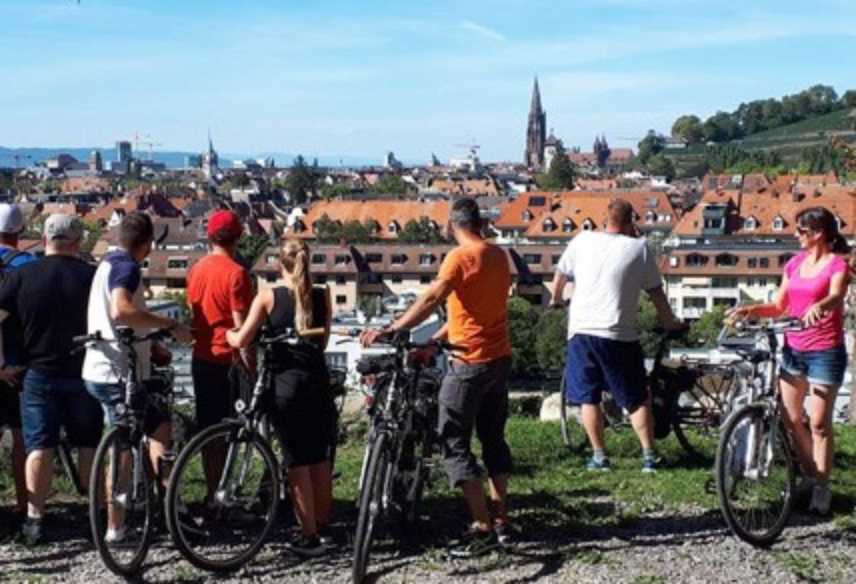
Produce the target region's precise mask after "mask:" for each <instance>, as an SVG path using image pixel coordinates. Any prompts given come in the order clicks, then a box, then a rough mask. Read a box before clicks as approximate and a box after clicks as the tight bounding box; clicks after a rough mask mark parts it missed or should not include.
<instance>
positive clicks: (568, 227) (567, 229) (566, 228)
mask: <svg viewBox="0 0 856 584" xmlns="http://www.w3.org/2000/svg"><path fill="white" fill-rule="evenodd" d="M573 230H574V222H573V221H571V220H570V219H565V220H564V221H562V232H563V233H571V232H572V231H573Z"/></svg>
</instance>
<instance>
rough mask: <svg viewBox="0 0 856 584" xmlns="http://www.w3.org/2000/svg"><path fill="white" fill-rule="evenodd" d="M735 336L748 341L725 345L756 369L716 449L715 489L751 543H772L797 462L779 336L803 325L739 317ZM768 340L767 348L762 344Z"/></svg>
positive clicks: (729, 519) (734, 526)
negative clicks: (785, 416)
mask: <svg viewBox="0 0 856 584" xmlns="http://www.w3.org/2000/svg"><path fill="white" fill-rule="evenodd" d="M734 330H735V337H736V338H738V339H739V338H741V337H742V338H747V337H748V338H751V339H754V341H755V342H754V343H753V344H752V345H750V346H746V345H742V346H734V345H733V344H726V346H727V347H728V348H730V349H731V350H734V351H736V352H737V353H738V354H739V355H740V356H741V358H742V359H743V360H744V362H745V363H747V364H748V365H749V366H750V367H751V369H752V378H751V382H750V383H749V384H748V386H747V388H746V389H747V394H746V395H745V396H741V399H744V400H745V401H746V404H745V405H743V406H742V407H740V408H739V409H737V410H736V411H735V412H734V413H733V414H732V415H731V416H730V417H729V419H728V420H727V422H726V423H725V426H724V427H723V429H722V433H721V435H720V439H719V447H718V448H717V452H716V465H715V470H716V489H717V494H718V496H719V504H720V509H721V510H722V514H723V517H724V518H725V522H726V523H727V524H728V527H729V528H730V529H731V531H733V532H734V534H735V535H737V537H739V538H740V539H742V540H743V541H746V542H748V543H750V544H752V545H755V546H759V547H765V546H769V545H770V544H772V543H773V542H774V541H775V540H776V538H778V536H779V535H780V534H781V533H782V530H783V529H784V528H785V525H786V524H787V522H788V519H789V517H790V514H791V511H792V509H793V503H794V489H795V476H796V472H797V464H796V461H795V458H794V452H795V451H794V447H793V445H792V444H791V437H790V435H789V433H788V432H787V431H786V430H785V427H784V424H783V421H782V417H781V409H782V402H781V397H780V395H779V392H778V383H779V364H778V358H779V356H780V344H779V339H778V335H779V334H783V333H787V332H796V331H800V330H803V325H802V322H801V321H799V320H796V319H786V320H779V321H772V320H771V321H765V322H738V323H736V325H735V329H734ZM764 345H766V347H765V346H764Z"/></svg>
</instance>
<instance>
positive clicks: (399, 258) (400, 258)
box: [390, 253, 407, 266]
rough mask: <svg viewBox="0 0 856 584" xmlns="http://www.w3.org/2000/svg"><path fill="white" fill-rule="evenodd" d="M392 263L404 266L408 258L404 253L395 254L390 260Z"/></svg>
mask: <svg viewBox="0 0 856 584" xmlns="http://www.w3.org/2000/svg"><path fill="white" fill-rule="evenodd" d="M390 261H391V262H392V265H394V266H400V265H402V264H405V263H407V256H406V255H404V254H403V253H394V254H392V257H391V258H390Z"/></svg>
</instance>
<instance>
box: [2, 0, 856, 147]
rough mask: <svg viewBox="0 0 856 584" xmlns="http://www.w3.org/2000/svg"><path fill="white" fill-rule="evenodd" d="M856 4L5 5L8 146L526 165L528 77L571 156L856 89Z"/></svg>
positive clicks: (721, 0) (61, 1)
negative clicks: (141, 140) (809, 92)
mask: <svg viewBox="0 0 856 584" xmlns="http://www.w3.org/2000/svg"><path fill="white" fill-rule="evenodd" d="M852 55H856V2H854V1H853V0H813V1H812V2H796V1H790V0H787V1H786V0H778V1H771V0H770V1H768V0H750V1H746V0H743V1H739V2H733V1H731V0H709V1H704V0H573V1H571V0H567V1H564V0H495V1H488V0H431V1H430V2H413V1H410V0H406V1H405V0H401V1H399V2H392V1H389V2H374V1H372V0H359V1H358V0H352V1H350V2H345V1H342V0H322V1H318V2H306V1H300V2H295V1H289V0H275V1H274V0H269V1H262V0H259V1H254V0H231V1H227V0H136V1H131V0H125V1H117V0H81V3H80V4H79V5H78V4H77V2H76V0H2V1H0V79H2V82H0V145H5V146H92V145H110V144H112V143H113V142H114V141H115V140H116V139H118V138H122V137H132V136H133V134H134V133H135V132H137V131H139V132H141V133H145V134H151V135H152V136H153V137H154V139H155V140H157V141H158V142H161V143H163V147H162V148H163V149H169V150H184V149H190V150H198V149H200V148H202V147H203V145H204V142H205V136H206V132H207V129H208V128H209V127H210V128H211V129H212V132H213V135H214V139H215V143H216V145H217V146H218V148H219V149H220V150H221V151H226V152H246V153H260V152H303V153H307V154H324V155H351V156H363V157H376V158H377V159H378V160H380V159H381V157H382V155H383V153H384V152H385V151H387V150H394V151H395V152H396V154H397V155H398V156H399V158H404V159H407V160H416V161H419V160H427V159H428V157H429V156H430V154H431V152H436V153H437V154H438V155H440V156H441V157H447V156H449V155H453V154H457V153H460V152H462V151H463V149H462V148H460V147H456V146H455V145H456V144H460V143H465V142H469V141H471V140H473V139H475V140H476V141H477V142H478V143H479V144H481V145H482V157H483V158H484V159H486V160H518V159H521V158H522V152H523V147H524V137H525V124H526V114H527V111H528V108H529V99H530V92H531V86H532V78H533V76H534V75H535V74H538V76H539V78H540V80H541V90H542V98H543V103H544V107H545V109H546V110H547V118H548V126H550V127H552V128H555V131H556V134H557V135H558V136H559V137H561V138H563V139H564V141H565V143H566V145H571V146H572V145H577V144H579V145H582V146H583V147H584V148H586V149H588V148H590V147H591V143H592V142H593V139H594V136H595V133H600V132H603V133H605V134H606V136H607V138H608V139H609V141H610V144H611V145H612V146H627V145H634V144H635V142H636V141H638V139H639V137H641V136H642V135H643V134H644V132H645V131H646V130H647V129H648V128H656V129H658V130H663V131H668V129H669V127H670V125H671V122H672V121H673V120H674V118H675V117H676V116H677V115H680V114H683V113H690V112H692V113H698V114H699V115H702V116H705V115H709V114H711V113H713V112H714V111H715V110H717V109H733V108H735V107H736V106H737V105H739V103H740V102H741V101H748V100H751V99H757V98H765V97H769V96H777V97H778V96H781V95H783V94H786V93H792V92H796V91H798V90H800V89H803V88H805V87H808V86H809V85H812V84H814V83H818V82H822V83H826V84H830V85H833V86H834V87H835V88H836V89H837V90H838V91H839V93H842V92H843V91H844V90H846V89H850V88H854V89H856V68H854V67H853V66H852V63H851V60H852Z"/></svg>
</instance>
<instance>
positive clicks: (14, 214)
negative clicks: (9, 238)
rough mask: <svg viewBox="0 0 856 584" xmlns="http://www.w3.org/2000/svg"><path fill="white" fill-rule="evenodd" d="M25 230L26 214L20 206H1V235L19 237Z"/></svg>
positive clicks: (7, 204)
mask: <svg viewBox="0 0 856 584" xmlns="http://www.w3.org/2000/svg"><path fill="white" fill-rule="evenodd" d="M23 230H24V214H23V213H21V209H20V208H19V207H18V205H14V204H12V205H10V204H9V203H3V204H0V233H9V234H12V235H17V234H18V233H21V232H22V231H23Z"/></svg>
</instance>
